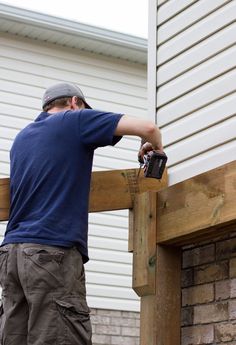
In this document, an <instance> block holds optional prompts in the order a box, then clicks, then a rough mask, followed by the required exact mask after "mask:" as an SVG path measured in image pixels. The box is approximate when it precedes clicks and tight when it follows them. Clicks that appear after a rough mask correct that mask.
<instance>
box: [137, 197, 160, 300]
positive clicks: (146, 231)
mask: <svg viewBox="0 0 236 345" xmlns="http://www.w3.org/2000/svg"><path fill="white" fill-rule="evenodd" d="M156 199H157V194H156V193H155V192H146V193H142V194H140V195H137V196H136V198H135V202H134V208H133V212H134V219H135V221H134V242H133V243H134V247H133V289H134V291H135V292H136V293H137V294H138V295H139V296H146V295H151V294H155V285H156V208H157V206H156Z"/></svg>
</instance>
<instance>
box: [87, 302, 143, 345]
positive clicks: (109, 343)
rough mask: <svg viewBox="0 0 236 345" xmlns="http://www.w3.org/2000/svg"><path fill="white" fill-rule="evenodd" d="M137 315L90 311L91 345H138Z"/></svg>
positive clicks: (110, 311) (100, 310)
mask: <svg viewBox="0 0 236 345" xmlns="http://www.w3.org/2000/svg"><path fill="white" fill-rule="evenodd" d="M139 319H140V317H139V313H135V312H127V311H119V310H104V309H92V310H91V322H92V327H93V345H101V344H102V345H139V327H140V325H139V321H140V320H139Z"/></svg>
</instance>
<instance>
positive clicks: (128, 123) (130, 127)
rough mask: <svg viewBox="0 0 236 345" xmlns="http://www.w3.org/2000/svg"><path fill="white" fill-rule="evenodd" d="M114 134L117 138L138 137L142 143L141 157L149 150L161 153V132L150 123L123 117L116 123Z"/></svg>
mask: <svg viewBox="0 0 236 345" xmlns="http://www.w3.org/2000/svg"><path fill="white" fill-rule="evenodd" d="M114 134H115V135H117V136H122V135H135V136H139V137H140V138H141V139H142V143H144V144H143V145H142V146H141V148H140V152H139V154H141V156H143V155H144V154H145V153H146V152H148V151H151V150H156V151H160V152H163V146H162V141H161V132H160V130H159V128H158V127H157V126H156V125H155V123H153V122H151V121H147V120H142V119H139V118H135V117H132V116H127V115H124V116H122V117H121V119H120V121H119V122H118V125H117V127H116V130H115V133H114Z"/></svg>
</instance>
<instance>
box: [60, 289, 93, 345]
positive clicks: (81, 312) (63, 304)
mask: <svg viewBox="0 0 236 345" xmlns="http://www.w3.org/2000/svg"><path fill="white" fill-rule="evenodd" d="M55 303H56V306H57V310H58V312H59V324H58V328H59V337H58V344H60V345H74V344H77V345H92V340H91V339H92V327H91V322H90V315H89V313H90V310H89V308H88V306H87V303H86V301H85V300H81V299H79V298H78V297H74V296H73V297H68V298H65V299H56V300H55Z"/></svg>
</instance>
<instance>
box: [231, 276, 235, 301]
mask: <svg viewBox="0 0 236 345" xmlns="http://www.w3.org/2000/svg"><path fill="white" fill-rule="evenodd" d="M230 297H231V298H234V297H236V279H231V280H230Z"/></svg>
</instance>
